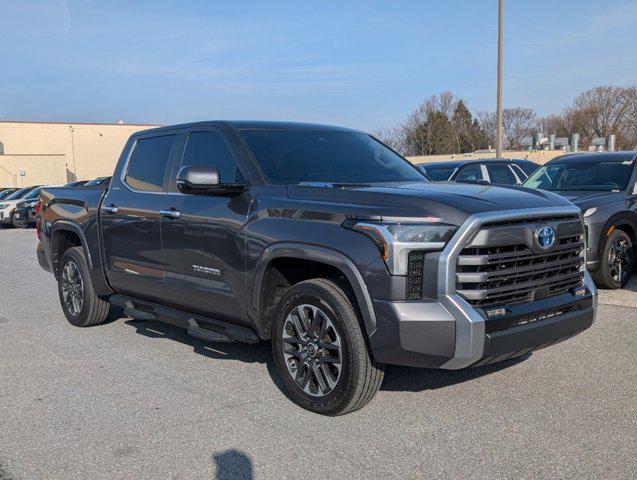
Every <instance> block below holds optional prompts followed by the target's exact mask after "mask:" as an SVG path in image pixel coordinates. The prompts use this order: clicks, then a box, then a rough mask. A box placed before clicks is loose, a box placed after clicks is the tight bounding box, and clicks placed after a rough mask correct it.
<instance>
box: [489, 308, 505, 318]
mask: <svg viewBox="0 0 637 480" xmlns="http://www.w3.org/2000/svg"><path fill="white" fill-rule="evenodd" d="M506 313H507V311H506V308H494V309H493V310H487V317H489V318H493V317H501V316H502V315H506Z"/></svg>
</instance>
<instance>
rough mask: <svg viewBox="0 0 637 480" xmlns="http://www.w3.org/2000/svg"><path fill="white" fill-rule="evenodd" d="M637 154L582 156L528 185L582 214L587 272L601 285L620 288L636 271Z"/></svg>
mask: <svg viewBox="0 0 637 480" xmlns="http://www.w3.org/2000/svg"><path fill="white" fill-rule="evenodd" d="M636 163H637V152H604V153H579V154H574V155H566V156H563V157H559V158H556V159H554V160H551V161H550V162H548V163H547V164H546V165H544V166H542V167H540V169H539V170H537V171H536V172H535V173H534V174H533V175H531V176H530V177H529V179H528V180H527V181H526V182H525V183H524V186H525V187H528V188H537V189H542V190H548V191H551V192H555V193H559V194H560V195H562V196H564V197H566V198H568V199H569V200H570V201H571V202H573V203H574V204H575V205H577V206H578V207H580V208H581V210H582V213H583V216H584V223H585V225H586V235H587V240H588V242H587V245H588V247H587V261H586V266H587V268H588V270H589V271H591V272H592V274H593V278H594V280H595V282H596V283H597V285H599V286H601V287H605V288H620V287H623V286H624V285H626V283H627V282H628V280H629V279H630V275H631V273H632V272H633V270H634V268H635V258H636V256H635V245H636V244H637V167H635V164H636Z"/></svg>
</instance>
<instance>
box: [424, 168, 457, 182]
mask: <svg viewBox="0 0 637 480" xmlns="http://www.w3.org/2000/svg"><path fill="white" fill-rule="evenodd" d="M424 170H425V173H427V175H429V178H431V179H432V180H434V181H438V182H440V181H445V180H449V177H450V176H451V174H452V173H453V172H454V171H455V170H456V168H455V167H440V168H435V167H426V168H425V169H424Z"/></svg>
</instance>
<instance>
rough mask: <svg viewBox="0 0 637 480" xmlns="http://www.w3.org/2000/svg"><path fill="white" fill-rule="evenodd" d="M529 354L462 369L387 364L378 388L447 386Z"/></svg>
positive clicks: (514, 362)
mask: <svg viewBox="0 0 637 480" xmlns="http://www.w3.org/2000/svg"><path fill="white" fill-rule="evenodd" d="M531 355H532V354H531V353H528V354H526V355H522V356H521V357H518V358H514V359H511V360H506V361H504V362H500V363H496V364H494V365H485V366H482V367H474V368H465V369H462V370H435V369H429V368H413V367H398V366H394V365H387V366H386V367H385V379H384V380H383V385H382V386H381V387H380V389H381V390H385V391H390V392H422V391H424V390H435V389H437V388H444V387H449V386H451V385H455V384H457V383H463V382H468V381H470V380H475V379H476V378H480V377H483V376H485V375H489V374H491V373H495V372H499V371H500V370H504V369H505V368H509V367H512V366H514V365H517V364H518V363H521V362H524V361H525V360H527V359H528V358H529V357H530V356H531Z"/></svg>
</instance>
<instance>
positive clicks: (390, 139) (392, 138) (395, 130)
mask: <svg viewBox="0 0 637 480" xmlns="http://www.w3.org/2000/svg"><path fill="white" fill-rule="evenodd" d="M372 135H373V136H374V137H376V138H377V139H378V140H380V141H381V142H383V143H384V144H385V145H387V146H388V147H389V148H391V149H393V150H396V151H397V152H398V153H400V154H401V155H404V154H405V150H406V149H405V135H404V129H403V128H402V126H401V125H398V126H395V127H385V128H377V129H376V130H374V131H373V132H372Z"/></svg>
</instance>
